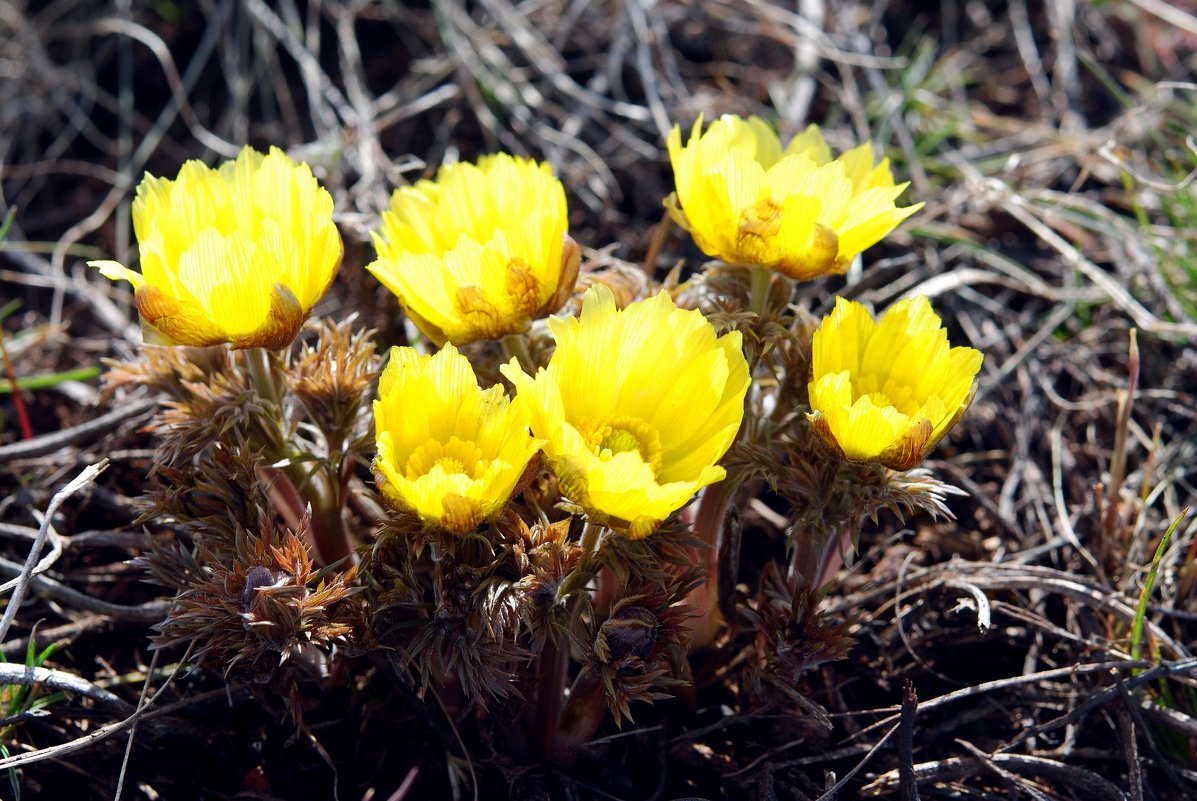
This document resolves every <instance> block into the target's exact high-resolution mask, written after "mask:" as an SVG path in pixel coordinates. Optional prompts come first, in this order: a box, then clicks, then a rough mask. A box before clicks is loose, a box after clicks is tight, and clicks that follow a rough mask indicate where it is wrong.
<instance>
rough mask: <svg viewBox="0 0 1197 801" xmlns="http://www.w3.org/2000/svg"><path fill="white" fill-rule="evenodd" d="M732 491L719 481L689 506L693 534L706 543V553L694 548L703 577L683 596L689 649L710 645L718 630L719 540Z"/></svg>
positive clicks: (727, 483)
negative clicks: (703, 568) (687, 612)
mask: <svg viewBox="0 0 1197 801" xmlns="http://www.w3.org/2000/svg"><path fill="white" fill-rule="evenodd" d="M735 494H736V491H735V489H734V488H733V487H732V486H731V483H730V482H728V481H726V480H725V481H720V482H719V483H717V484H711V485H710V486H708V487H705V488H703V490H702V494H701V495H700V496H699V499H698V503H697V504H696V505H695V506H693V507H691V508H692V509H693V510H694V511H693V515H694V523H693V529H694V533H695V534H697V535H698V537H699V538H700V539H701V540H702V541H703V542H704V543H706V548H705V553H702V552H700V549H697V548H696V549H694V556H695V559H696V560H697V559H702V560H703V561H704V562H705V564H706V571H705V572H706V578H705V579H704V580H703V583H702V584H700V585H699V586H698V587H696V588H695V589H694V590H693V591H692V592H691V593H690V594H689V595H688V596H687V597H686V603H687V604H688V605H689V606H690V608H691V609H692V610H694V617H693V618H691V620H690V631H691V634H690V649H691V650H695V649H698V648H703V647H705V646H708V645H710V644H711V643H713V642H714V641H715V637H716V635H717V634H718V633H719V621H720V615H719V540H720V535H721V533H722V531H723V520H724V518H725V517H726V516H727V508H728V506H730V505H731V502H732V498H733V497H735ZM689 513H690V510H687V514H689Z"/></svg>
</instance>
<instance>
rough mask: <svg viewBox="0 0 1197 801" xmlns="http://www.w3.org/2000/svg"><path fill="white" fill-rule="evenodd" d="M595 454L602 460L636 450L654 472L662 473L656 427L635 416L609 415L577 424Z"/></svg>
mask: <svg viewBox="0 0 1197 801" xmlns="http://www.w3.org/2000/svg"><path fill="white" fill-rule="evenodd" d="M578 431H579V433H581V434H582V437H583V438H584V439H585V440H586V444H587V445H588V446H589V447H590V450H591V452H592V453H594V455H595V456H597V457H599V458H600V459H602V460H603V461H604V462H607V461H610V460H611V459H612V458H614V457H615V455H616V454H617V453H628V452H635V453H636V454H637V455H639V456H640V458H641V459H642V460H643V461H644V463H645V464H647V465H648V466H650V467H651V468H652V470H653V475H657V474H659V473H660V472H661V438H660V436H658V434H657V432H656V430H655V429H654V428H653V427H652V426H651V425H649V424H648V423H646V422H644V421H643V420H640V419H637V418H635V417H626V416H619V417H610V418H607V419H605V420H600V421H597V422H589V421H588V422H586V423H583V424H582V425H581V426H579V427H578Z"/></svg>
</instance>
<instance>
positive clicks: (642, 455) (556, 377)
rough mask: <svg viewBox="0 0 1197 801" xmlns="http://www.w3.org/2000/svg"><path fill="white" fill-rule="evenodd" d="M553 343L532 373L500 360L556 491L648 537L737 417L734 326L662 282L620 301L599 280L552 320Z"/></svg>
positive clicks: (740, 374) (743, 384)
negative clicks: (574, 307) (722, 330)
mask: <svg viewBox="0 0 1197 801" xmlns="http://www.w3.org/2000/svg"><path fill="white" fill-rule="evenodd" d="M549 328H550V329H551V330H552V332H553V336H554V338H555V339H556V340H557V349H556V351H555V352H554V354H553V357H552V359H551V360H550V361H549V365H548V367H547V368H543V367H542V368H541V369H540V370H538V371H537V373H536V377H535V378H532V377H531V376H528V375H527V374H525V373H524V372H523V371H522V370H520V368H519V365H518V363H517V362H515V361H514V360H513V361H512V362H510V363H509V364H507V365H504V366H503V367H502V368H501V369H502V371H503V375H505V376H507V378H508V379H510V380H511V382H512V383H514V384H515V386H516V389H517V395H516V403H527V404H528V405H529V406H530V407H531V421H532V432H533V433H534V434H536V436H538V437H543V438H545V439H546V440H548V444H547V445H546V446H545V453H546V455H547V456H548V459H549V462H550V464H551V465H552V467H553V470H554V472H555V473H556V474H557V479H558V483H559V485H560V487H561V491H562V494H564V495H565V496H566V497H567V498H569V499H570V500H572V501H574V502H575V503H577V504H578V505H579V506H581V507H582V508H583V509H585V510H586V512H587V513H588V514H589V515H590V517H591V519H592V520H594V521H595V522H598V523H601V524H604V525H609V526H611V527H613V528H617V529H621V530H622V531H623V533H624V534H626V535H627V536H628V537H631V538H633V539H639V538H641V537H645V536H648V535H649V534H650V533H652V531H653V530H654V529H656V527H657V525H658V524H659V523H660V522H661V521H662V520H664V519H665V518H666V517H668V516H669V514H670V513H671V512H673V511H674V510H676V509H679V508H680V507H682V506H683V505H685V503H686V502H687V501H689V500H690V498H691V496H693V495H694V493H695V492H697V491H698V490H699V489H700V488H701V487H705V486H706V485H708V484H711V483H713V482H715V481H719V480H720V479H722V478H723V477H724V475H725V471H724V470H723V468H722V467H719V466H717V465H716V464H715V462H717V461H718V460H719V459H720V457H722V456H723V454H724V453H725V452H726V451H727V449H728V448H729V447H730V446H731V443H732V440H733V439H734V438H735V436H736V431H737V430H739V428H740V421H741V419H742V418H743V416H744V393H745V392H746V391H747V390H748V382H749V377H748V364H747V363H746V362H745V360H744V355H743V354H742V353H741V351H740V339H741V337H740V333H739V332H738V331H735V332H732V333H730V334H726V335H724V336H722V337H716V335H715V329H714V327H712V326H711V324H710V323H709V322H708V321H707V320H706V318H704V317H703V316H702V314H701V313H700V312H697V311H686V310H683V309H678V308H677V307H676V306H675V305H674V304H673V300H672V299H671V298H670V297H669V295H668V294H667V293H665V292H662V293H660V294H658V295H656V296H655V297H652V298H649V299H647V300H644V301H640V302H639V303H633V304H631V305H630V306H628V308H626V309H625V310H623V311H619V310H618V309H617V308H616V306H615V298H614V296H613V295H612V294H611V290H610V289H608V288H607V287H605V286H603V285H601V284H597V285H595V286H593V287H591V288H590V289H589V290H588V291H587V292H586V296H585V297H584V298H583V301H582V316H581V318H580V319H579V318H573V317H571V318H567V319H562V318H558V317H553V318H550V319H549Z"/></svg>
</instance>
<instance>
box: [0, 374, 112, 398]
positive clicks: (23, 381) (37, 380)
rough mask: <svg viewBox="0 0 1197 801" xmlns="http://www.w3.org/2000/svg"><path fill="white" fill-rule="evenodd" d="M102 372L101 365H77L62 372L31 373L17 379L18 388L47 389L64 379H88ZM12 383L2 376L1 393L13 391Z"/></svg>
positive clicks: (0, 382)
mask: <svg viewBox="0 0 1197 801" xmlns="http://www.w3.org/2000/svg"><path fill="white" fill-rule="evenodd" d="M99 374H100V368H99V367H77V368H75V369H74V370H64V371H62V372H61V373H42V374H41V375H29V376H24V377H22V378H18V379H17V388H18V389H22V390H25V389H46V388H47V387H53V386H57V385H59V384H61V383H62V382H63V381H87V380H89V379H92V378H95V377H96V376H98V375H99ZM12 383H13V382H11V381H9V380H8V379H7V378H0V395H6V394H8V393H10V392H12Z"/></svg>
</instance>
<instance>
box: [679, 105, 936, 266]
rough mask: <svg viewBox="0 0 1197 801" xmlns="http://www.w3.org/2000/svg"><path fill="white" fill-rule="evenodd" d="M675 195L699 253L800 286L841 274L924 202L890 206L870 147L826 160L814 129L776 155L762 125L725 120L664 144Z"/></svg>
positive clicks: (883, 165)
mask: <svg viewBox="0 0 1197 801" xmlns="http://www.w3.org/2000/svg"><path fill="white" fill-rule="evenodd" d="M667 144H668V149H669V158H670V161H671V162H672V164H673V174H674V181H675V183H676V186H677V191H676V192H675V193H674V195H672V196H671V197H670V198H669V199H668V200H667V201H666V206H667V207H668V208H669V210H670V213H671V215H672V216H673V217H674V219H675V220H677V222H678V223H679V224H680V225H682V226H683V227H685V228H686V229H687V230H689V231H690V233H691V235H692V236H693V237H694V241H695V243H696V244H697V245H698V246H699V247H700V248H702V250H703V252H705V253H706V254H708V255H710V256H714V257H715V258H719V259H722V260H724V261H726V262H730V263H736V264H748V265H758V266H762V267H766V268H769V269H771V270H776V271H778V272H781V273H783V274H785V275H788V276H790V277H791V278H796V279H799V280H804V279H808V278H813V277H816V276H819V275H823V274H827V273H842V272H844V271H845V270H847V268H848V265H849V264H850V263H851V262H852V260H853V259H854V258H855V257H856V256H857V255H858V254H859V253H861V252H862V251H864V250H865V249H866V248H868V247H871V246H872V245H874V244H876V243H877V242H879V241H880V240H881V239H882V238H883V237H884V236H885V235H886V234H887V233H889V232H890V231H892V230H893V229H894V228H895V227H896V226H897V225H898V223H900V222H901V221H902V220H904V219H906V217H908V216H910V215H911V214H913V213H914V212H915V211H917V210H918V209H920V208H922V204H916V205H915V206H908V207H904V208H899V207H897V206H896V205H895V200H896V199H897V197H898V195H900V194H901V193H902V191H903V190H904V189H905V188H906V184H902V185H901V186H897V187H895V186H894V180H893V175H892V173H891V172H890V169H889V162H888V161H887V160H882V161H881V162H880V163H878V164H874V163H873V151H872V146H871V145H869V144H868V143H865V144H863V145H860V146H858V147H856V148H853V149H852V150H849V151H848V152H847V153H844V154H843V155H841V156H840V157H839V158H835V159H833V158H832V156H831V150H830V149H829V148H828V147H827V142H826V141H825V140H824V139H823V135H822V133H821V132H820V131H819V128H818V126H815V125H811V126H809V127H808V128H807V129H806V130H805V131H803V132H802V133H801V134H799V135H798V136H796V137H794V138H793V139H791V140H790V142H789V143H788V144H787V145H786V147H785V149H784V150H783V149H781V147H780V143H779V141H778V138H777V134H775V133H774V132H773V130H772V129H771V128H769V127H768V125H767V124H766V123H765V122H764V121H763V120H761V119H759V118H757V117H752V118H750V119H749V120H743V119H741V118H740V117H737V116H734V115H730V114H729V115H724V116H723V117H720V118H719V119H718V120H716V121H715V122H713V123H711V125H710V127H709V128H708V129H707V130H706V132H705V133H704V132H703V131H702V118H701V117H699V119H698V121H697V122H696V123H695V125H694V128H693V129H692V131H691V133H690V138H689V141H688V142H687V143H686V144H685V145H683V144H682V135H681V129H680V128H679V127H674V129H673V131H672V132H671V133H670V135H669V138H668V141H667Z"/></svg>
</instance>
